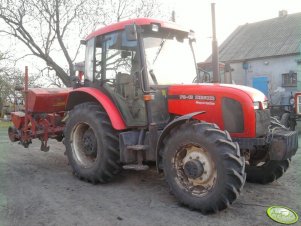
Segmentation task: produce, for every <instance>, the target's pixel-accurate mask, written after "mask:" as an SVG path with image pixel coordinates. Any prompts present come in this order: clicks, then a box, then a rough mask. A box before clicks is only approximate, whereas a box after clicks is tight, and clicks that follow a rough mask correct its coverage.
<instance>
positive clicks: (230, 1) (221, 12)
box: [0, 0, 301, 69]
mask: <svg viewBox="0 0 301 226" xmlns="http://www.w3.org/2000/svg"><path fill="white" fill-rule="evenodd" d="M161 1H162V2H163V4H164V8H165V7H166V8H167V10H163V11H165V12H166V11H167V12H170V13H171V11H172V10H175V12H176V22H177V23H179V24H181V25H184V26H186V27H188V28H190V29H193V30H194V31H195V32H196V38H197V61H203V60H205V59H206V58H207V57H208V56H209V55H210V54H211V38H210V37H211V36H212V32H211V3H212V2H215V3H216V25H217V38H218V43H219V45H220V44H222V42H223V41H224V40H225V39H226V38H227V37H228V36H229V35H230V34H231V33H232V32H233V31H234V30H235V29H236V28H237V27H238V26H239V25H243V24H245V23H253V22H257V21H262V20H267V19H271V18H275V17H277V16H278V12H279V11H280V10H287V11H288V14H292V13H297V12H301V0H215V1H213V0H161ZM0 26H1V24H0ZM82 38H83V37H82ZM5 41H6V42H5ZM7 41H8V40H4V42H3V41H2V46H1V47H3V46H10V49H11V50H12V51H15V52H18V53H17V54H16V55H18V56H22V55H24V48H19V47H17V45H16V44H17V42H16V41H15V40H10V41H9V42H8V43H7ZM3 43H5V45H3ZM7 44H8V45H7ZM34 62H35V63H38V62H40V61H39V60H34ZM31 63H32V59H31V58H26V59H22V60H20V61H19V62H18V65H17V66H18V67H19V68H22V69H23V68H24V66H25V65H29V66H30V64H31ZM38 64H39V63H38ZM32 67H34V66H32Z"/></svg>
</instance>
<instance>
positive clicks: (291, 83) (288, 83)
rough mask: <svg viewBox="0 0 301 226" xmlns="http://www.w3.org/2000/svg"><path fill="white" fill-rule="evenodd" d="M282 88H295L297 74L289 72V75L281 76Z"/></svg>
mask: <svg viewBox="0 0 301 226" xmlns="http://www.w3.org/2000/svg"><path fill="white" fill-rule="evenodd" d="M282 86H283V87H296V86H297V73H296V72H293V71H290V72H289V73H284V74H282Z"/></svg>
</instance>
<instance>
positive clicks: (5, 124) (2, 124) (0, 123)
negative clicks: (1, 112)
mask: <svg viewBox="0 0 301 226" xmlns="http://www.w3.org/2000/svg"><path fill="white" fill-rule="evenodd" d="M11 125H12V123H11V122H5V121H1V120H0V128H8V127H9V126H11Z"/></svg>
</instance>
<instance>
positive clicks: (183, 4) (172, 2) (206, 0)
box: [163, 0, 301, 60]
mask: <svg viewBox="0 0 301 226" xmlns="http://www.w3.org/2000/svg"><path fill="white" fill-rule="evenodd" d="M163 1H164V3H165V4H167V5H169V7H170V8H171V9H173V10H175V12H176V20H177V23H180V24H183V25H185V26H188V27H189V28H191V29H193V30H194V31H195V32H196V35H197V41H198V53H199V59H201V60H204V59H206V58H207V57H208V56H209V55H210V54H211V39H210V37H211V36H212V33H211V3H212V2H215V3H216V6H215V8H216V9H215V10H216V26H217V38H218V43H219V45H220V44H221V43H222V42H223V41H224V40H225V39H226V38H227V37H228V36H229V35H230V34H231V33H232V32H233V31H234V30H235V29H236V28H237V27H238V26H239V25H243V24H245V23H253V22H257V21H262V20H267V19H271V18H275V17H277V16H278V12H279V11H280V10H287V11H288V13H289V14H292V13H297V12H301V0H215V1H212V0H163ZM300 23H301V21H300Z"/></svg>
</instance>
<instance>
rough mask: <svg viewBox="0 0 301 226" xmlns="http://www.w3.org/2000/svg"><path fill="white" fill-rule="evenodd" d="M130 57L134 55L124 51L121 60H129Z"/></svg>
mask: <svg viewBox="0 0 301 226" xmlns="http://www.w3.org/2000/svg"><path fill="white" fill-rule="evenodd" d="M129 56H132V53H131V52H130V51H122V52H121V58H122V59H125V58H127V57H129Z"/></svg>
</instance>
